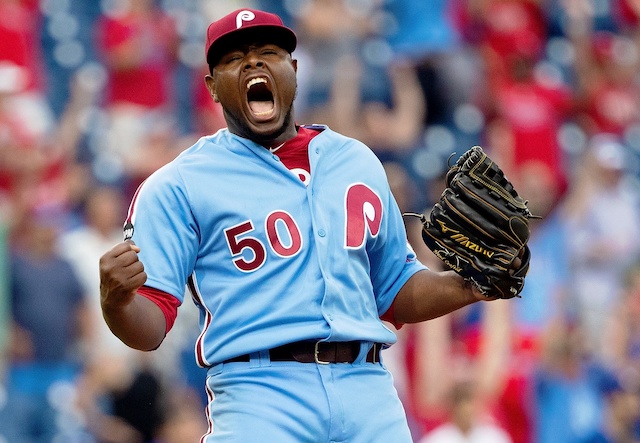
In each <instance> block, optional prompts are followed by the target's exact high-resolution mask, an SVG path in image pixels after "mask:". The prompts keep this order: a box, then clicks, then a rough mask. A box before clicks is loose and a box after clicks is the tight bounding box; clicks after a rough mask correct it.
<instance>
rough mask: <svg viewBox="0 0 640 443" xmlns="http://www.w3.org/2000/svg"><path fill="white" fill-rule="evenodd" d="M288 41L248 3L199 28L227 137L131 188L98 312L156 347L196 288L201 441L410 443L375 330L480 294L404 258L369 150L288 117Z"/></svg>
mask: <svg viewBox="0 0 640 443" xmlns="http://www.w3.org/2000/svg"><path fill="white" fill-rule="evenodd" d="M296 42H297V40H296V35H295V34H294V32H293V31H292V30H291V29H289V28H287V27H285V26H284V24H283V22H282V20H281V19H280V18H279V17H278V16H276V15H273V14H270V13H266V12H263V11H258V10H252V9H242V10H237V11H234V12H232V13H230V14H229V15H227V16H225V17H222V18H221V19H219V20H218V21H215V22H213V23H212V24H211V25H210V26H209V28H208V30H207V38H206V59H207V62H208V64H209V67H210V74H209V75H207V76H206V77H205V82H206V86H207V88H208V90H209V92H210V94H211V96H212V99H213V100H215V101H217V102H219V103H220V104H221V105H222V107H223V109H224V116H225V119H226V122H227V125H228V127H227V128H226V129H222V130H220V131H218V132H217V133H216V134H214V135H210V136H205V137H203V138H201V139H200V140H199V141H198V142H197V143H196V144H194V145H193V146H191V147H190V148H188V149H187V150H185V151H184V152H182V153H181V155H179V156H178V157H177V158H176V159H175V160H174V161H173V162H171V163H169V164H168V165H166V166H164V167H162V168H161V169H159V170H158V171H157V172H155V173H154V174H152V175H151V176H150V177H149V178H148V179H147V180H146V181H145V182H144V183H143V184H142V185H141V186H140V188H139V189H138V190H137V192H136V194H135V196H134V197H133V200H132V202H131V205H130V209H129V212H128V216H127V220H126V222H125V241H124V242H122V243H120V244H118V245H116V246H114V247H113V248H112V249H111V250H109V251H108V252H106V253H105V254H104V255H103V256H102V258H101V259H100V276H101V304H102V310H103V314H104V318H105V320H106V322H107V324H108V325H109V327H110V328H111V330H112V331H113V333H114V334H115V335H116V336H118V337H119V338H120V339H121V340H122V341H123V342H124V343H126V344H127V345H129V346H130V347H133V348H135V349H140V350H153V349H156V348H157V347H158V346H160V344H161V342H162V341H163V338H164V337H165V335H166V334H167V333H168V332H169V330H170V329H171V326H172V324H173V322H174V320H175V318H176V315H177V310H178V307H179V306H180V305H181V304H182V303H183V302H184V298H185V293H188V294H190V296H191V297H192V298H193V301H194V302H195V303H196V304H197V306H198V307H199V309H200V326H201V334H200V336H199V337H198V339H197V342H196V345H195V357H196V359H197V363H198V364H199V365H200V366H202V367H204V368H207V370H208V373H207V374H208V375H207V381H206V391H207V393H208V396H209V400H210V401H209V404H208V406H207V409H206V413H207V418H208V422H209V429H208V431H207V433H206V434H205V435H204V436H203V437H202V439H201V442H203V443H217V442H225V443H233V442H278V443H301V442H351V443H372V442H383V443H389V442H411V441H412V439H411V435H410V432H409V427H408V425H407V420H406V417H405V412H404V410H403V407H402V404H401V402H400V400H399V398H398V395H397V392H396V391H395V389H394V386H393V380H392V377H391V374H390V373H389V372H388V370H387V369H386V368H385V365H384V361H383V360H382V359H381V352H380V351H381V349H383V348H385V347H387V346H390V345H391V344H393V343H394V342H395V341H396V336H395V334H394V333H393V332H392V331H391V330H390V329H389V328H387V327H386V326H385V324H384V323H383V321H382V320H388V321H390V322H392V323H393V324H395V325H396V326H397V327H401V326H402V325H403V324H405V323H413V322H419V321H424V320H428V319H431V318H435V317H438V316H440V315H444V314H447V313H449V312H452V311H454V310H456V309H458V308H461V307H463V306H466V305H468V304H470V303H473V302H475V301H477V300H480V299H486V298H484V297H483V296H482V294H481V293H480V292H478V291H477V290H476V289H472V288H471V286H470V285H468V284H465V283H464V281H463V279H462V278H461V277H459V276H458V275H457V274H455V273H454V272H452V271H447V272H433V271H430V270H428V269H427V268H426V267H425V266H423V265H422V264H421V263H420V262H418V261H417V260H416V257H415V254H414V252H413V251H412V250H411V248H410V247H409V246H408V243H407V240H406V233H405V228H404V224H403V220H402V216H401V214H400V211H399V209H398V207H397V205H396V202H395V201H394V198H393V196H392V194H391V192H390V190H389V184H388V183H387V180H386V177H385V173H384V170H383V168H382V166H381V164H380V162H379V160H378V159H377V158H376V156H375V155H374V154H373V153H372V151H371V150H370V149H369V148H368V147H367V146H365V145H363V144H362V143H361V142H359V141H357V140H354V139H350V138H347V137H345V136H343V135H340V134H338V133H336V132H334V131H332V130H331V129H330V128H328V127H326V126H320V125H314V126H303V125H298V124H297V123H296V121H295V118H294V113H293V101H294V97H295V95H296V70H297V61H296V60H295V59H294V58H292V52H293V51H294V49H295V47H296ZM185 288H187V289H188V291H185Z"/></svg>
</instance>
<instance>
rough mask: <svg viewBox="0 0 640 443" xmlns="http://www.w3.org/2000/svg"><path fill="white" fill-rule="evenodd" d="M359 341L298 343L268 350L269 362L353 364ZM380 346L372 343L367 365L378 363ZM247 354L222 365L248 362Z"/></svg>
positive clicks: (358, 350)
mask: <svg viewBox="0 0 640 443" xmlns="http://www.w3.org/2000/svg"><path fill="white" fill-rule="evenodd" d="M360 343H361V342H359V341H334V342H326V341H298V342H295V343H289V344H286V345H283V346H278V347H277V348H273V349H269V359H270V360H271V361H297V362H300V363H320V364H328V363H353V362H354V361H355V360H356V358H358V354H359V353H360ZM381 348H382V345H381V344H380V343H374V344H373V346H372V347H371V349H369V352H368V353H367V358H366V361H367V362H368V363H379V362H380V350H381ZM250 360H251V357H250V355H249V354H244V355H240V356H238V357H234V358H230V359H229V360H226V361H225V362H224V363H232V362H248V361H250Z"/></svg>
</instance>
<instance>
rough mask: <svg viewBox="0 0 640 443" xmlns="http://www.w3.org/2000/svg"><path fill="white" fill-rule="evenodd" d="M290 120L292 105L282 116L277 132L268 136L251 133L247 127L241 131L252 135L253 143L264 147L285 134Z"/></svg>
mask: <svg viewBox="0 0 640 443" xmlns="http://www.w3.org/2000/svg"><path fill="white" fill-rule="evenodd" d="M292 118H293V104H291V106H289V109H287V113H286V114H285V115H284V120H283V122H282V126H280V128H278V129H277V130H275V131H273V132H271V133H270V134H256V133H252V132H251V130H250V129H249V128H248V127H244V128H243V129H244V130H245V131H247V133H249V134H252V136H253V141H255V142H256V143H259V144H261V145H263V144H264V145H266V144H268V143H270V142H272V141H273V140H275V139H277V138H278V137H280V136H281V135H282V134H284V133H285V131H286V130H287V129H288V128H289V125H290V124H291V119H292Z"/></svg>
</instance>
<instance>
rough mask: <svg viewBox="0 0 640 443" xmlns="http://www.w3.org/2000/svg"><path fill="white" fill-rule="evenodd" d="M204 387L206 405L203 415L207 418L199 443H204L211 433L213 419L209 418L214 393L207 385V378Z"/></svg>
mask: <svg viewBox="0 0 640 443" xmlns="http://www.w3.org/2000/svg"><path fill="white" fill-rule="evenodd" d="M204 389H205V391H206V393H207V407H206V408H205V415H206V418H207V433H206V434H204V435H203V436H202V438H200V443H205V442H206V440H207V437H208V436H210V435H212V434H213V419H212V418H211V408H212V406H213V399H214V394H213V390H212V389H211V388H210V387H209V380H208V379H207V381H206V382H205V384H204Z"/></svg>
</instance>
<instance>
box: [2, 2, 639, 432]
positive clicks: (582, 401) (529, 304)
mask: <svg viewBox="0 0 640 443" xmlns="http://www.w3.org/2000/svg"><path fill="white" fill-rule="evenodd" d="M240 7H256V8H261V9H264V10H268V11H271V12H276V13H278V14H279V15H280V16H281V17H283V18H284V20H285V22H286V24H287V25H288V26H290V27H292V28H293V29H295V30H296V33H297V35H298V40H299V43H298V48H297V50H296V52H295V58H297V59H298V60H299V62H298V67H299V70H298V75H299V77H298V95H297V97H296V104H295V106H296V114H297V119H298V122H299V123H325V124H328V125H329V126H330V127H332V129H334V130H336V131H339V132H342V133H344V134H346V135H350V136H353V137H356V138H359V139H360V140H362V141H364V142H365V143H366V144H368V145H369V146H370V148H371V149H372V150H373V151H375V152H376V154H378V156H379V157H380V159H381V160H382V161H383V163H384V165H385V168H386V171H387V173H388V177H389V181H390V183H391V186H392V189H393V192H394V195H395V196H396V199H397V200H398V203H399V205H400V208H401V210H403V211H410V212H420V213H425V211H428V208H430V207H431V206H432V204H433V203H434V202H435V201H436V200H437V198H438V197H439V195H440V193H441V192H442V189H443V175H444V172H445V171H446V169H447V165H448V162H451V161H453V159H455V157H456V155H460V154H462V153H463V152H464V151H465V150H466V149H468V148H469V147H471V146H473V145H481V146H483V147H484V149H485V150H486V151H487V152H488V153H489V155H490V156H491V157H492V158H494V159H495V160H496V161H497V162H498V164H499V165H500V166H501V167H502V168H503V169H504V170H505V171H506V173H507V176H508V177H509V178H510V180H511V181H513V182H514V184H515V186H516V189H518V191H519V193H520V194H521V195H522V196H523V197H524V198H525V199H527V200H528V201H529V207H530V209H531V211H532V212H533V213H534V214H536V215H539V216H541V219H536V220H533V221H532V232H531V240H530V246H531V250H532V259H531V268H530V272H529V275H528V277H527V283H526V285H525V288H524V291H523V293H522V294H521V295H522V297H521V298H517V299H513V300H505V301H495V302H491V303H478V304H475V305H472V306H469V307H467V308H464V309H462V310H460V311H457V312H455V313H454V314H451V315H448V316H445V317H442V318H439V319H436V320H433V321H430V322H426V323H424V324H419V325H405V326H403V327H402V328H401V329H399V330H398V331H397V333H398V338H399V341H398V344H397V345H396V346H393V347H391V348H390V349H388V350H386V351H384V352H385V354H383V355H384V360H385V364H386V365H387V366H388V367H389V369H390V370H391V371H392V372H393V374H394V378H395V380H396V385H397V389H398V391H399V392H400V394H401V397H402V399H403V402H404V404H405V407H406V410H407V414H408V415H409V418H410V423H411V426H412V432H413V435H414V440H415V441H416V442H420V443H457V442H473V443H484V442H487V443H501V442H504V443H634V442H635V443H638V442H640V181H639V180H640V69H639V67H640V1H638V0H301V1H287V0H282V1H276V0H245V1H239V0H238V1H236V0H221V1H207V0H102V1H99V2H91V1H83V0H40V1H38V0H0V209H1V210H0V246H1V249H0V443H76V442H78V443H192V442H196V441H199V438H200V436H201V435H202V434H203V433H204V432H205V431H206V421H205V419H204V405H205V403H206V398H204V397H203V395H204V390H203V382H204V377H205V373H204V370H203V369H200V368H198V367H196V365H195V359H194V357H193V344H194V342H195V339H196V337H197V335H198V330H197V316H198V313H197V310H196V308H195V306H193V305H192V304H191V303H185V304H184V305H183V306H182V307H181V308H180V315H179V316H178V321H177V323H176V326H175V327H174V328H173V330H172V331H171V333H170V334H169V335H168V337H167V339H166V340H165V343H164V344H163V346H162V347H161V348H160V349H159V350H157V351H155V352H152V353H143V352H138V351H132V350H130V349H128V348H126V347H125V346H124V345H123V344H122V343H120V342H119V341H118V340H117V339H115V337H113V336H112V335H111V333H110V332H109V331H108V329H107V327H106V325H105V324H104V321H103V320H102V316H101V313H100V309H99V282H98V259H99V257H100V255H101V254H102V253H103V252H104V251H106V250H107V249H109V248H110V247H111V246H112V245H113V244H115V243H117V242H119V241H120V240H121V239H122V223H123V221H124V219H125V216H126V211H127V205H128V203H129V201H130V198H131V196H132V194H133V192H134V191H135V189H136V187H137V186H138V185H139V184H140V183H141V181H143V180H144V179H145V177H146V176H148V175H149V174H150V173H151V172H153V171H154V170H156V169H157V168H159V167H160V166H162V165H163V164H165V163H166V162H168V161H170V160H171V159H173V158H174V157H175V156H176V155H177V154H178V153H179V152H180V151H181V150H183V149H185V148H186V147H188V146H190V145H191V144H192V143H193V142H194V141H195V140H197V139H198V138H199V137H201V136H203V135H206V134H211V133H214V132H215V131H217V130H218V129H220V128H222V127H224V126H225V123H224V120H223V118H222V114H221V110H220V108H219V107H218V106H219V105H218V104H217V103H214V102H213V101H212V100H211V99H210V97H209V96H208V94H207V91H206V89H205V87H204V83H203V76H204V74H205V73H206V70H207V68H206V66H205V64H204V33H205V30H206V27H207V25H208V24H209V23H210V22H211V21H212V20H215V19H216V18H218V17H221V16H222V15H224V14H226V13H228V12H230V11H232V10H234V9H236V8H240ZM406 222H407V229H408V235H409V241H410V242H411V244H412V246H413V247H414V249H415V250H416V253H417V254H418V256H419V258H420V259H421V260H422V261H423V262H424V263H425V264H427V265H428V266H430V267H431V268H433V269H439V268H441V264H440V262H439V261H438V260H437V259H435V257H434V256H433V255H432V254H431V253H430V251H429V250H428V249H427V248H426V247H425V246H424V245H423V243H422V240H421V239H420V226H419V221H418V220H417V219H410V218H409V219H407V220H406ZM390 327H391V326H390ZM363 426H366V423H363Z"/></svg>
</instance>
